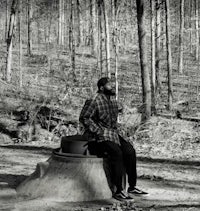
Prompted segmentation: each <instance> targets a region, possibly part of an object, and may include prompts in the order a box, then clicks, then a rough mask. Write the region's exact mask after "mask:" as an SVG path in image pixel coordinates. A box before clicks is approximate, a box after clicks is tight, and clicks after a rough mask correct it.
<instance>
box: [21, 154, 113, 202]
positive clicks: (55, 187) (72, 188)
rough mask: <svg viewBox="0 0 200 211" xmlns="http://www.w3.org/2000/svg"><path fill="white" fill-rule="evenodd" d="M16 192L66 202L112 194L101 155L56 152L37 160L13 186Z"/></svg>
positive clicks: (97, 198)
mask: <svg viewBox="0 0 200 211" xmlns="http://www.w3.org/2000/svg"><path fill="white" fill-rule="evenodd" d="M17 193H18V196H23V197H28V198H53V199H54V200H59V201H60V200H61V201H67V202H77V201H93V200H102V199H109V198H111V197H112V193H111V190H110V188H109V186H108V182H107V178H106V175H105V171H104V169H103V159H102V158H97V157H95V156H84V155H78V154H66V153H59V151H58V150H54V152H53V154H52V156H51V157H50V158H49V159H48V160H47V161H46V162H42V163H38V164H37V167H36V170H35V172H34V173H33V174H32V175H31V176H30V177H29V178H27V179H26V180H25V181H24V182H23V183H22V184H20V185H19V186H18V188H17Z"/></svg>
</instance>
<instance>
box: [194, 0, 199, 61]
mask: <svg viewBox="0 0 200 211" xmlns="http://www.w3.org/2000/svg"><path fill="white" fill-rule="evenodd" d="M198 1H199V0H195V29H196V54H195V57H196V60H198V59H199V3H198Z"/></svg>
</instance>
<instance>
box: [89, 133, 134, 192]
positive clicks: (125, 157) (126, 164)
mask: <svg viewBox="0 0 200 211" xmlns="http://www.w3.org/2000/svg"><path fill="white" fill-rule="evenodd" d="M120 143H121V146H119V145H118V144H116V143H113V142H110V141H104V142H100V143H97V142H93V143H92V144H91V145H90V144H89V151H93V154H97V155H98V156H100V157H103V156H104V155H106V156H107V158H108V160H109V165H110V170H111V175H113V177H112V180H113V181H112V182H113V183H114V185H115V186H116V188H117V191H121V190H122V189H123V188H122V177H123V174H124V170H125V171H126V173H127V175H128V183H129V186H130V187H135V185H136V181H137V170H136V153H135V149H134V148H133V146H132V145H131V144H130V143H129V142H127V141H125V140H124V139H123V138H122V137H120ZM94 148H95V149H94ZM94 152H95V153H94Z"/></svg>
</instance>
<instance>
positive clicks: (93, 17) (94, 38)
mask: <svg viewBox="0 0 200 211" xmlns="http://www.w3.org/2000/svg"><path fill="white" fill-rule="evenodd" d="M90 18H91V37H92V38H91V40H92V41H91V42H92V54H93V55H97V40H98V34H97V21H96V0H90Z"/></svg>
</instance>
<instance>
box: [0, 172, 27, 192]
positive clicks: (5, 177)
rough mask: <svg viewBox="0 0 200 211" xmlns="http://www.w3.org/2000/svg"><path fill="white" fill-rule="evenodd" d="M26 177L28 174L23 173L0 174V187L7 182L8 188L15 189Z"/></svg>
mask: <svg viewBox="0 0 200 211" xmlns="http://www.w3.org/2000/svg"><path fill="white" fill-rule="evenodd" d="M27 177H28V176H25V175H13V174H0V188H3V187H4V186H5V184H8V186H9V187H10V188H14V189H16V187H17V186H18V185H19V184H20V183H21V182H23V181H24V180H25V179H26V178H27Z"/></svg>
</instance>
